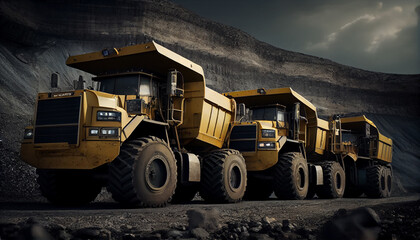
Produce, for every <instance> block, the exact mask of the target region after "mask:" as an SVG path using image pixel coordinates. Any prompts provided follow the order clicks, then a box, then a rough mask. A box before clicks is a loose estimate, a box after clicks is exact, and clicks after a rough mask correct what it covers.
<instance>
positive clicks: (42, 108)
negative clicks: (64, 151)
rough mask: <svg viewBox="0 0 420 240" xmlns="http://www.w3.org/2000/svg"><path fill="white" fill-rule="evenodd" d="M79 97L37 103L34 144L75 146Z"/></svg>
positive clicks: (78, 116) (77, 130)
mask: <svg viewBox="0 0 420 240" xmlns="http://www.w3.org/2000/svg"><path fill="white" fill-rule="evenodd" d="M80 101H81V97H71V98H59V99H46V100H39V101H38V108H37V113H36V121H35V137H34V142H35V143H57V142H67V143H69V144H77V139H78V134H79V118H80Z"/></svg>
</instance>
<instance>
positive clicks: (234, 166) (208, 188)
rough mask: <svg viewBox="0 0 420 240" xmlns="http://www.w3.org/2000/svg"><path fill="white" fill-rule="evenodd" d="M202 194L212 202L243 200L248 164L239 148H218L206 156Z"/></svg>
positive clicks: (202, 176) (202, 177) (202, 178)
mask: <svg viewBox="0 0 420 240" xmlns="http://www.w3.org/2000/svg"><path fill="white" fill-rule="evenodd" d="M201 173H202V175H201V188H200V195H201V197H203V198H204V200H206V201H208V202H212V203H234V202H239V201H241V200H242V198H243V196H244V193H245V189H246V181H247V180H246V179H247V176H246V165H245V159H244V158H243V157H242V154H241V153H240V152H239V151H237V150H232V149H221V150H216V151H213V152H211V153H210V154H208V155H207V156H206V157H204V160H203V168H202V172H201Z"/></svg>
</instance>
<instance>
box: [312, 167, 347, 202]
mask: <svg viewBox="0 0 420 240" xmlns="http://www.w3.org/2000/svg"><path fill="white" fill-rule="evenodd" d="M322 170H323V172H324V184H323V185H320V186H317V190H316V194H317V195H318V197H320V198H342V197H343V195H344V191H345V189H346V174H345V173H344V169H343V168H342V167H341V165H340V164H339V163H338V162H326V163H325V164H323V165H322Z"/></svg>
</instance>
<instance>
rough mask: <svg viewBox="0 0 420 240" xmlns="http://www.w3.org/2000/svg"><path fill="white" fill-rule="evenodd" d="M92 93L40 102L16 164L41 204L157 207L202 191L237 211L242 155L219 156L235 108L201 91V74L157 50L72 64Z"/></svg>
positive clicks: (114, 51)
mask: <svg viewBox="0 0 420 240" xmlns="http://www.w3.org/2000/svg"><path fill="white" fill-rule="evenodd" d="M66 64H67V65H68V66H70V67H73V68H76V69H79V70H82V71H85V72H87V73H90V74H93V75H94V76H95V77H93V79H92V80H93V81H96V82H97V83H98V84H97V88H96V90H93V89H78V90H74V91H64V92H54V91H53V92H49V93H39V94H38V97H37V102H36V109H35V116H34V121H33V125H32V126H29V127H26V128H25V134H24V140H23V142H22V148H21V157H22V159H23V160H24V161H25V162H27V163H29V164H30V165H32V166H34V167H36V168H37V173H38V175H39V176H38V183H39V185H40V189H41V192H42V194H43V195H44V196H45V197H46V198H47V199H48V200H49V201H51V202H53V203H57V204H81V203H87V202H90V201H92V200H94V199H95V198H96V196H97V195H98V193H99V192H100V191H101V188H102V187H104V186H107V188H108V190H109V191H110V192H111V193H112V196H113V198H114V199H115V200H116V201H118V202H120V203H122V204H126V205H131V206H144V207H160V206H164V205H166V204H167V203H168V202H170V201H171V200H172V201H188V200H190V199H192V198H193V197H194V195H195V193H196V192H197V191H198V190H200V193H201V196H202V197H203V198H204V199H205V200H208V201H210V202H237V201H240V200H241V199H242V197H243V195H244V192H245V188H246V178H247V175H246V174H247V172H246V166H245V160H244V158H243V157H242V155H241V153H240V152H239V151H237V150H233V149H222V146H223V144H224V142H225V140H226V137H227V134H228V129H229V125H230V123H232V122H233V121H234V119H235V114H236V110H235V107H236V103H235V101H234V100H233V99H229V98H227V97H225V96H223V95H221V94H219V93H217V92H215V91H213V90H211V89H209V88H207V87H206V84H205V78H204V73H203V69H202V68H201V66H199V65H197V64H195V63H193V62H191V61H189V60H187V59H185V58H183V57H182V56H180V55H178V54H176V53H174V52H172V51H170V50H168V49H166V48H164V47H162V46H160V45H159V44H157V43H155V42H151V43H146V44H141V45H133V46H128V47H122V48H111V49H104V50H102V51H99V52H93V53H88V54H83V55H77V56H70V57H69V58H68V59H67V62H66Z"/></svg>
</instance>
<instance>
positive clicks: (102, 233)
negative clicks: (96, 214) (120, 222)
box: [73, 227, 112, 240]
mask: <svg viewBox="0 0 420 240" xmlns="http://www.w3.org/2000/svg"><path fill="white" fill-rule="evenodd" d="M73 235H74V236H75V237H78V238H81V239H99V240H108V239H111V237H112V236H111V232H110V231H109V230H107V229H103V228H95V227H89V228H82V229H79V230H76V231H75V232H74V233H73Z"/></svg>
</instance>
